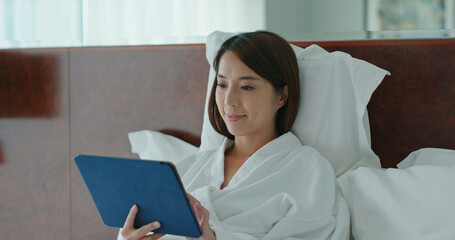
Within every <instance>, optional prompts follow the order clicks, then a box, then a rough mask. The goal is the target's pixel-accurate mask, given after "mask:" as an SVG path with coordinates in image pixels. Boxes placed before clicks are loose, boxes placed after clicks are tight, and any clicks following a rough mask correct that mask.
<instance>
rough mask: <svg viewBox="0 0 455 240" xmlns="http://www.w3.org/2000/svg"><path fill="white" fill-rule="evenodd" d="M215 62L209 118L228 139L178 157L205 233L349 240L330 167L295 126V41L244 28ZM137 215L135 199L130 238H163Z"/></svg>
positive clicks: (345, 213) (222, 236)
mask: <svg viewBox="0 0 455 240" xmlns="http://www.w3.org/2000/svg"><path fill="white" fill-rule="evenodd" d="M213 66H214V69H215V71H216V79H215V81H214V85H213V86H212V91H211V96H210V101H209V118H210V122H211V124H212V126H213V127H214V129H215V130H216V131H217V132H219V133H221V134H223V135H224V136H226V140H225V141H224V143H223V145H222V146H221V147H220V148H219V149H218V150H211V151H204V152H200V153H198V154H196V155H194V156H190V157H188V158H185V159H182V160H181V161H179V162H177V163H176V167H177V169H178V171H179V173H180V175H181V176H182V182H183V183H184V185H185V188H186V190H187V192H188V193H190V194H191V195H190V199H191V202H192V204H193V208H194V210H195V212H196V215H197V217H198V220H199V222H200V225H201V228H202V231H203V234H202V236H201V237H200V239H348V236H349V212H348V210H347V207H346V204H345V202H344V199H343V198H342V196H341V193H340V191H339V189H338V186H337V182H336V178H335V175H334V172H333V169H332V168H331V166H330V164H329V163H328V162H327V161H326V160H325V159H324V158H323V157H321V155H319V153H318V152H317V151H316V150H314V149H313V148H311V147H307V146H302V145H301V143H300V142H299V140H298V139H297V138H296V137H295V136H294V135H293V134H292V133H291V132H289V130H290V129H291V126H292V124H293V123H294V120H295V118H296V115H297V109H298V105H299V101H300V95H299V93H300V86H299V74H298V65H297V59H296V56H295V54H294V51H293V50H292V48H291V47H290V45H289V43H288V42H287V41H286V40H284V39H283V38H281V37H280V36H278V35H276V34H274V33H270V32H265V31H258V32H251V33H243V34H239V35H236V36H234V37H231V38H230V39H228V40H227V41H226V42H224V43H223V45H222V46H221V48H220V50H219V51H218V53H217V55H216V57H215V59H214V64H213ZM136 213H137V207H135V206H133V208H132V210H131V211H130V214H129V215H128V218H127V220H126V222H125V225H124V228H123V230H122V232H121V233H122V236H123V237H124V238H125V239H158V238H161V237H162V235H159V234H152V235H148V236H146V234H147V233H148V232H150V231H152V232H153V230H155V229H157V228H158V227H159V223H158V222H155V223H156V224H157V225H154V223H152V224H148V225H145V226H143V227H141V228H139V229H134V228H133V224H132V223H133V221H134V216H135V214H136ZM166 237H167V236H166ZM166 237H165V238H166Z"/></svg>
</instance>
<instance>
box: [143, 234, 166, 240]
mask: <svg viewBox="0 0 455 240" xmlns="http://www.w3.org/2000/svg"><path fill="white" fill-rule="evenodd" d="M163 236H164V234H161V233H154V234H152V235H148V236H144V237H141V238H139V240H156V239H160V238H162V237H163Z"/></svg>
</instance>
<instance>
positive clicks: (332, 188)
mask: <svg viewBox="0 0 455 240" xmlns="http://www.w3.org/2000/svg"><path fill="white" fill-rule="evenodd" d="M232 143H233V142H232V141H230V140H225V142H224V143H223V145H222V147H220V148H219V149H218V150H211V151H203V152H199V153H197V154H195V155H192V156H190V157H187V158H184V159H182V160H180V161H178V162H177V163H176V167H177V170H178V172H179V174H180V176H181V178H182V182H183V184H184V185H185V188H186V190H187V192H189V193H190V194H192V195H193V196H194V197H196V198H197V199H198V200H199V201H200V202H201V203H202V205H203V206H204V207H205V208H206V209H207V210H208V211H209V212H210V222H209V223H210V225H211V227H212V229H213V230H214V231H215V233H216V237H217V239H218V240H225V239H226V240H235V239H245V240H246V239H337V240H338V239H349V223H350V219H349V211H348V208H347V206H346V203H345V201H344V199H343V197H342V195H341V192H340V190H339V187H338V185H337V180H336V177H335V174H334V171H333V169H332V167H331V165H330V164H329V162H328V161H327V160H325V159H324V158H323V157H322V156H321V155H320V154H319V153H318V152H317V151H316V150H315V149H313V148H311V147H308V146H302V145H301V143H300V142H299V140H298V139H297V137H295V136H294V135H293V134H292V133H290V132H289V133H286V134H283V135H282V136H280V137H278V138H277V139H275V140H273V141H271V142H269V143H268V144H266V145H265V146H263V147H262V148H261V149H259V150H258V151H257V152H256V153H254V154H253V155H252V156H251V157H250V158H249V159H248V160H247V161H246V162H245V163H244V164H243V165H242V166H241V167H240V169H239V170H238V171H237V173H236V174H235V175H234V176H233V177H232V179H231V181H230V182H229V184H228V185H227V186H226V187H225V188H224V189H220V186H221V184H222V183H223V182H224V170H223V168H224V152H225V149H226V148H229V147H230V146H231V145H232ZM162 239H177V238H174V237H173V236H166V237H164V238H162Z"/></svg>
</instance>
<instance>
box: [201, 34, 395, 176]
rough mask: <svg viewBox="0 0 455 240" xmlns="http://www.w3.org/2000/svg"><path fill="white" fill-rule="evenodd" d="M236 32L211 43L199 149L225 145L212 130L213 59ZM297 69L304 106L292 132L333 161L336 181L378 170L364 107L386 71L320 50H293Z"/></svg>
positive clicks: (215, 36) (211, 38)
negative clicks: (350, 173)
mask: <svg viewBox="0 0 455 240" xmlns="http://www.w3.org/2000/svg"><path fill="white" fill-rule="evenodd" d="M235 34H237V33H225V32H218V31H217V32H214V33H212V34H210V35H209V36H208V38H207V44H206V57H207V60H208V62H209V64H210V65H211V67H210V74H209V79H208V85H207V86H208V87H207V95H206V104H205V109H204V111H205V112H204V122H203V126H202V136H201V146H200V149H201V150H206V149H211V148H217V147H218V146H220V144H221V142H222V141H223V136H221V135H220V134H218V133H217V132H216V131H215V130H214V129H213V128H212V126H211V125H210V121H209V119H208V114H207V104H208V99H209V96H210V91H211V87H212V85H213V81H214V78H215V71H214V69H213V67H212V63H213V59H214V58H215V55H216V53H217V51H218V49H219V48H220V46H221V44H222V43H223V42H224V41H225V40H227V39H228V38H229V37H231V36H233V35H235ZM291 46H292V48H293V49H294V51H295V53H296V55H297V60H298V64H299V75H300V82H301V103H300V109H299V113H298V115H297V119H296V121H295V123H294V126H293V127H292V129H291V131H292V132H293V133H294V134H295V135H296V136H297V137H298V138H299V139H300V141H301V142H302V144H304V145H310V146H312V147H314V148H316V149H317V150H318V151H319V152H320V153H321V155H323V156H324V157H325V158H326V159H327V160H329V161H330V162H331V164H332V166H333V168H334V170H335V173H336V174H337V176H340V175H342V174H343V173H345V172H347V171H348V170H350V169H355V168H357V167H358V166H370V167H378V168H379V167H380V162H379V158H378V157H377V156H376V154H375V153H374V152H373V151H372V150H371V147H370V145H369V140H368V135H369V129H367V130H368V133H367V131H366V129H365V126H364V124H363V116H364V115H365V110H366V105H367V104H368V101H369V99H370V97H371V94H372V93H373V91H374V90H375V89H376V88H377V86H378V85H379V84H380V83H381V81H382V79H383V78H384V76H385V75H386V74H389V73H388V72H387V71H385V70H383V69H381V68H378V67H376V66H374V65H372V64H369V63H367V62H365V61H362V60H359V59H355V58H352V57H351V56H350V55H349V54H346V53H343V52H332V53H328V52H327V51H325V50H324V49H322V48H320V47H319V46H317V45H311V46H310V47H307V48H305V49H302V48H299V47H296V46H294V45H291Z"/></svg>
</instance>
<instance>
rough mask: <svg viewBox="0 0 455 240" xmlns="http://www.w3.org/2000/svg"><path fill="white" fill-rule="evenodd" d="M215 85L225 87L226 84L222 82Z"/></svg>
mask: <svg viewBox="0 0 455 240" xmlns="http://www.w3.org/2000/svg"><path fill="white" fill-rule="evenodd" d="M216 86H217V87H219V88H225V87H226V86H225V85H224V84H222V83H217V84H216Z"/></svg>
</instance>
